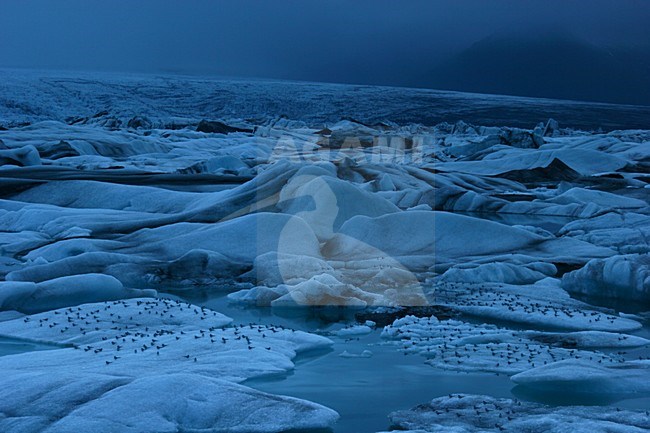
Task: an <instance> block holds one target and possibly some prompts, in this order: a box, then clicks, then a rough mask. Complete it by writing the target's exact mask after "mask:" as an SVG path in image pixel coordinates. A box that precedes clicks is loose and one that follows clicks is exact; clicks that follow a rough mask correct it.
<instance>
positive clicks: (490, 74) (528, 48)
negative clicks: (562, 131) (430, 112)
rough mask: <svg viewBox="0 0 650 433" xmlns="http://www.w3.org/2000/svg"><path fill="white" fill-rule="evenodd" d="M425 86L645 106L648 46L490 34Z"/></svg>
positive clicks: (649, 83)
mask: <svg viewBox="0 0 650 433" xmlns="http://www.w3.org/2000/svg"><path fill="white" fill-rule="evenodd" d="M427 82H428V84H427V85H428V87H433V88H438V89H445V90H461V91H468V92H479V93H495V94H505V95H518V96H536V97H546V98H558V99H576V100H583V101H598V102H612V103H621V104H642V105H650V47H638V48H626V49H619V48H615V47H598V46H595V45H592V44H589V43H586V42H583V41H581V40H580V39H578V38H576V37H574V36H572V35H570V34H567V33H565V32H552V33H547V34H537V35H522V34H495V35H492V36H490V37H488V38H485V39H483V40H481V41H479V42H477V43H475V44H474V45H472V46H471V47H469V48H468V49H466V50H464V51H462V52H461V53H459V54H457V55H455V56H453V57H452V58H451V59H449V60H447V61H445V62H443V63H442V64H440V65H438V66H437V67H434V68H433V70H432V71H431V72H430V73H429V74H427Z"/></svg>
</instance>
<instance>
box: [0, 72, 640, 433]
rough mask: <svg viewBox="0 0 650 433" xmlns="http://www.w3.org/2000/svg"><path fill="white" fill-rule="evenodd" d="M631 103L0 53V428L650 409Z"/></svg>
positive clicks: (551, 420)
mask: <svg viewBox="0 0 650 433" xmlns="http://www.w3.org/2000/svg"><path fill="white" fill-rule="evenodd" d="M553 118H556V119H558V121H555V120H553ZM649 120H650V110H649V109H648V108H647V107H645V108H644V107H634V106H617V105H608V104H591V103H579V102H571V101H553V100H542V99H533V98H515V97H500V96H490V95H472V94H462V93H454V92H436V91H428V90H419V89H398V88H384V87H375V86H350V85H326V84H318V83H292V82H282V81H261V80H260V81H255V80H249V81H237V80H216V79H208V78H201V77H181V76H146V75H126V76H124V75H122V76H119V75H111V74H90V73H85V74H84V73H66V72H60V73H55V72H47V73H45V72H38V71H11V70H0V432H7V433H14V432H15V433H18V432H20V433H23V432H24V433H63V432H66V433H68V432H69V433H79V432H97V433H104V432H106V433H113V432H116V433H118V432H128V433H147V432H150V433H162V432H165V433H167V432H170V433H171V432H201V433H207V432H220V433H221V432H233V433H234V432H240V433H254V432H269V433H270V432H293V433H297V432H321V433H322V432H338V433H343V432H345V433H347V432H351V433H353V432H354V433H364V432H387V431H412V432H420V433H421V432H445V433H447V432H454V433H455V432H458V433H467V432H500V431H506V432H557V433H560V432H566V431H573V432H580V433H582V432H585V433H587V432H611V433H614V432H616V433H619V432H620V433H627V432H630V433H632V432H647V431H649V430H650V414H649V412H648V411H649V410H650V122H649Z"/></svg>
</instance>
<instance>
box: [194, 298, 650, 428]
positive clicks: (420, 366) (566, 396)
mask: <svg viewBox="0 0 650 433" xmlns="http://www.w3.org/2000/svg"><path fill="white" fill-rule="evenodd" d="M188 300H189V301H191V302H194V303H199V304H201V305H203V306H205V307H207V308H211V309H214V310H216V311H219V312H221V313H223V314H226V315H228V316H230V317H232V318H233V319H234V320H235V322H236V323H250V322H255V323H260V324H275V325H282V326H287V327H291V328H293V329H298V330H302V331H307V332H315V333H323V334H326V335H327V334H328V331H330V330H332V329H335V328H337V327H341V325H342V324H348V323H352V322H354V313H355V311H358V310H354V309H346V308H330V309H322V308H320V309H318V308H292V309H286V310H276V309H271V308H266V307H265V308H242V307H239V306H234V305H230V304H228V302H227V300H226V299H225V297H224V296H220V297H218V298H213V299H209V300H205V299H204V300H202V301H201V300H197V299H188ZM337 321H338V323H336V322H337ZM380 332H381V331H380V330H375V331H374V332H373V333H371V334H368V335H364V336H359V337H354V338H349V337H348V338H346V337H338V336H329V335H328V336H329V337H330V338H331V339H332V340H333V341H334V345H333V347H332V350H331V351H326V352H318V353H309V354H304V355H303V356H301V357H299V358H298V359H296V362H295V363H296V368H295V370H294V371H292V372H290V373H288V374H282V375H277V376H272V377H265V378H258V379H252V380H249V381H247V382H246V383H245V384H246V385H248V386H251V387H253V388H256V389H259V390H261V391H265V392H269V393H273V394H281V395H289V396H292V397H297V398H303V399H306V400H310V401H314V402H317V403H320V404H323V405H325V406H328V407H330V408H332V409H334V410H336V411H337V412H339V414H340V415H341V419H340V421H339V422H338V424H337V425H336V426H335V428H334V432H337V433H338V432H340V433H343V432H358V433H365V432H377V431H382V430H386V429H387V428H388V427H389V423H388V419H387V416H388V414H389V413H390V412H392V411H395V410H399V409H409V408H412V407H413V406H416V405H418V404H421V403H426V402H428V401H430V400H431V399H433V398H436V397H440V396H444V395H448V394H452V393H471V394H485V395H490V396H493V397H504V398H519V399H522V400H528V401H534V402H538V403H544V404H548V405H612V406H617V407H621V408H628V409H643V410H646V409H647V408H648V407H650V398H646V397H644V398H638V399H628V400H624V401H618V399H616V398H614V397H612V398H603V397H599V396H594V395H593V394H591V395H588V394H579V393H572V394H571V393H567V392H566V390H563V391H562V392H553V393H544V394H541V393H532V392H530V391H527V390H524V389H522V388H521V387H515V385H514V383H512V382H511V381H510V379H509V377H508V376H505V375H496V374H493V373H472V374H467V373H458V372H452V371H445V370H441V369H436V368H433V367H431V366H429V365H427V364H425V362H424V361H425V359H424V358H423V357H421V356H419V355H404V354H403V353H402V352H401V351H400V350H399V348H398V346H395V345H393V344H391V343H387V342H385V341H383V340H382V339H381V338H380ZM648 332H649V328H648V327H645V328H644V329H643V330H642V331H641V333H642V334H647V333H648ZM364 350H369V351H370V352H372V356H371V357H341V356H339V355H340V354H341V353H342V352H344V351H347V352H348V353H349V354H352V355H355V354H357V355H358V354H361V353H362V352H363V351H364ZM648 350H650V349H647V348H644V349H632V350H630V351H629V352H630V355H632V356H636V355H637V352H638V353H645V352H646V351H648Z"/></svg>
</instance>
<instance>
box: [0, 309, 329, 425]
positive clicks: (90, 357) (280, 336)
mask: <svg viewBox="0 0 650 433" xmlns="http://www.w3.org/2000/svg"><path fill="white" fill-rule="evenodd" d="M230 323H231V319H230V318H228V317H226V316H224V315H222V314H220V313H216V312H213V311H209V310H207V309H205V308H202V307H198V306H195V305H191V304H187V303H180V302H178V301H171V300H160V299H148V298H139V299H133V300H128V301H115V302H110V303H95V304H84V305H81V306H77V307H68V308H65V309H60V310H54V311H51V312H47V313H41V314H36V315H31V316H25V317H24V318H19V319H15V320H11V321H5V322H0V327H1V329H0V334H2V335H10V336H12V337H18V338H22V339H24V340H27V341H29V340H31V341H42V342H49V343H58V344H60V345H62V346H61V348H58V349H52V350H46V351H40V352H30V353H23V354H14V355H11V356H2V357H0V369H2V371H3V375H2V379H1V381H2V387H1V388H2V390H3V391H2V398H1V399H0V401H2V403H0V413H1V414H2V417H0V426H2V427H3V431H25V432H38V431H52V432H73V431H98V432H99V431H101V432H122V431H133V432H142V431H151V432H161V431H170V432H171V431H179V430H185V431H187V430H190V431H192V430H202V431H214V432H217V431H219V432H221V431H228V432H230V431H232V432H249V431H250V432H257V431H259V432H272V431H284V430H290V429H298V428H302V429H316V428H325V427H327V426H329V425H331V424H332V423H334V422H335V421H336V419H337V418H338V415H337V414H336V412H334V411H332V410H331V409H327V408H325V407H323V406H320V405H317V404H313V403H309V402H306V401H303V400H297V399H292V398H288V397H280V396H273V395H269V394H265V393H261V392H258V391H254V390H252V389H250V388H247V387H245V386H242V385H237V384H236V383H237V382H241V381H243V380H245V379H249V378H252V377H259V376H263V375H268V374H277V373H280V372H286V371H288V370H291V369H292V368H293V363H292V359H293V358H295V357H296V355H297V354H298V353H300V352H303V351H309V350H314V349H318V348H327V347H329V345H330V344H331V342H330V341H329V340H327V339H326V338H324V337H319V336H316V335H312V334H307V333H304V332H296V331H293V330H288V329H283V328H276V327H268V326H262V325H252V324H251V325H249V326H243V325H235V326H229V324H230ZM118 414H119V415H118Z"/></svg>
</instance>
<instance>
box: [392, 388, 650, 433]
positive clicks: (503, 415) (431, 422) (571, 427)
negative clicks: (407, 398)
mask: <svg viewBox="0 0 650 433" xmlns="http://www.w3.org/2000/svg"><path fill="white" fill-rule="evenodd" d="M390 420H391V422H392V424H393V426H394V427H396V430H399V431H409V432H435V433H443V432H444V433H451V432H454V433H456V432H458V433H471V432H500V431H501V432H502V431H506V432H524V431H541V430H543V431H545V432H552V433H561V432H566V431H572V432H580V433H591V432H611V433H613V432H617V433H628V432H629V433H641V432H643V431H647V430H648V429H649V428H650V418H649V417H648V413H647V412H640V411H628V410H621V409H614V408H610V409H603V408H600V407H589V406H570V407H562V408H549V407H546V406H542V405H538V404H532V403H526V402H521V401H517V400H511V399H497V398H492V397H489V396H485V395H467V394H453V395H449V396H448V397H441V398H436V399H434V400H432V401H431V402H430V403H426V404H422V405H419V406H416V407H414V408H413V409H411V410H405V411H398V412H394V413H392V414H391V415H390Z"/></svg>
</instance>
